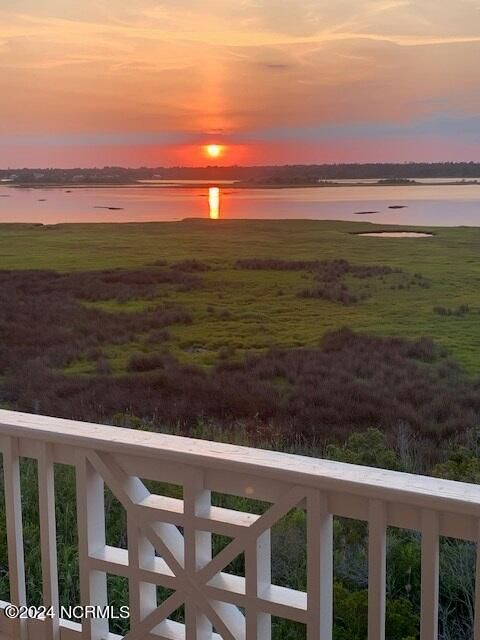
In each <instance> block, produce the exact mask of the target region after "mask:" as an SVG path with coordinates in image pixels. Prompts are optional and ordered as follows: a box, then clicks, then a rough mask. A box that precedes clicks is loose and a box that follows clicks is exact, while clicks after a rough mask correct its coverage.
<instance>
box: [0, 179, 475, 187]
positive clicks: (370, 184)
mask: <svg viewBox="0 0 480 640" xmlns="http://www.w3.org/2000/svg"><path fill="white" fill-rule="evenodd" d="M447 179H448V178H445V180H447ZM359 180H361V178H359ZM412 180H413V181H412V182H400V181H399V182H395V181H385V182H355V181H353V180H352V181H351V182H350V181H348V182H347V181H346V182H335V181H328V183H319V184H312V183H308V182H307V183H285V184H269V183H253V182H241V181H238V182H225V181H223V180H219V181H215V180H211V181H210V180H209V181H199V182H189V183H188V184H187V183H185V182H181V181H179V182H176V181H174V180H172V181H171V182H170V181H168V182H145V181H138V180H137V181H135V182H98V183H97V182H95V183H92V182H82V183H77V182H75V183H71V182H56V183H52V182H40V183H39V182H32V183H16V182H0V187H2V186H3V187H7V188H10V189H101V188H112V187H118V188H125V187H141V188H145V189H202V188H203V189H208V188H210V187H220V188H222V187H223V188H224V189H307V188H308V189H329V188H330V189H331V188H339V187H340V188H350V187H418V186H422V187H429V186H430V187H438V186H439V185H441V186H445V187H448V186H451V187H456V186H480V178H478V179H475V178H467V179H463V180H454V179H452V181H451V182H438V181H437V182H416V181H415V179H412Z"/></svg>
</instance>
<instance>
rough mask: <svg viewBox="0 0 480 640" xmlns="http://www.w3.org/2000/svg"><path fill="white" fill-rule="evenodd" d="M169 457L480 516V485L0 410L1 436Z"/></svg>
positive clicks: (160, 457)
mask: <svg viewBox="0 0 480 640" xmlns="http://www.w3.org/2000/svg"><path fill="white" fill-rule="evenodd" d="M1 435H8V436H11V437H17V438H21V439H23V438H25V439H31V440H39V441H41V442H46V443H51V444H59V445H60V444H63V445H69V446H74V447H83V448H86V449H93V450H95V451H109V452H112V453H123V454H134V455H141V456H143V457H153V458H157V459H162V458H168V460H169V461H170V462H173V463H175V462H179V463H182V464H189V465H191V466H201V467H203V468H205V467H209V468H211V469H215V470H218V471H221V470H227V469H228V470H229V471H239V472H241V473H250V474H252V475H255V476H264V477H265V478H271V479H273V480H275V479H278V480H282V481H288V482H295V483H296V484H299V485H308V486H311V487H316V488H320V489H324V490H334V491H341V492H346V493H351V494H354V495H361V496H363V497H365V498H372V499H375V498H378V499H381V500H388V501H390V502H395V501H397V500H398V501H401V502H403V503H405V504H411V505H415V506H418V507H427V508H431V509H438V510H441V511H451V512H461V513H464V514H469V515H472V516H477V517H480V485H475V484H471V483H466V482H458V481H454V480H443V479H440V478H434V477H430V476H421V475H416V474H411V473H405V472H400V471H391V470H387V469H379V468H376V467H365V466H361V465H355V464H350V463H343V462H335V461H332V460H325V459H319V458H310V457H307V456H300V455H297V454H290V453H283V452H278V451H269V450H265V449H255V448H251V447H245V446H239V445H232V444H225V443H219V442H213V441H210V440H199V439H195V438H188V437H184V436H176V435H170V434H163V433H156V432H150V431H141V430H134V429H126V428H122V427H116V426H111V425H99V424H94V423H88V422H79V421H76V420H67V419H64V418H53V417H49V416H42V415H37V414H29V413H23V412H17V411H9V410H5V409H0V436H1Z"/></svg>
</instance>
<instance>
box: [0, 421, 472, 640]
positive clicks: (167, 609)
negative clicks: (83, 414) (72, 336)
mask: <svg viewBox="0 0 480 640" xmlns="http://www.w3.org/2000/svg"><path fill="white" fill-rule="evenodd" d="M0 449H1V451H2V454H3V466H4V480H5V482H4V486H5V506H6V516H7V537H8V560H9V577H10V594H11V601H12V603H14V604H16V605H22V604H28V602H27V600H26V589H25V569H24V549H23V538H22V529H23V527H22V509H21V487H20V472H19V467H20V465H19V463H20V459H21V458H22V457H27V458H33V459H35V460H37V462H38V482H39V506H40V535H41V556H42V576H43V602H44V605H45V606H47V607H48V606H50V605H51V606H53V608H54V610H56V611H57V610H59V607H58V570H57V544H56V525H55V487H54V473H53V470H54V464H57V463H61V464H66V465H71V466H73V467H75V470H76V492H77V526H78V537H79V563H80V583H81V584H80V589H81V600H82V602H81V604H83V605H97V606H105V605H107V604H108V602H107V586H106V576H107V574H114V575H120V576H124V577H126V578H127V579H128V582H129V597H130V603H129V605H130V614H131V620H130V631H129V633H127V635H126V636H125V639H126V640H143V639H147V640H153V639H156V640H158V639H164V640H177V639H180V638H182V639H186V640H194V639H196V640H206V639H207V638H217V639H218V638H223V639H224V640H269V638H270V637H271V631H270V627H271V617H272V616H277V617H281V618H286V619H288V620H293V621H296V622H300V623H303V624H304V625H305V626H306V630H307V638H308V640H314V639H315V640H331V638H332V624H333V621H332V617H333V616H332V597H333V596H332V594H333V517H334V516H342V517H348V518H354V519H358V520H362V521H366V522H368V531H369V543H368V544H369V548H368V558H369V559H368V589H369V596H368V639H369V640H384V638H385V608H386V585H385V582H386V532H387V527H388V526H394V527H400V528H403V529H409V530H415V531H418V532H420V533H421V537H422V551H421V565H422V566H421V631H420V637H421V640H435V639H436V638H437V637H438V585H439V537H440V536H450V537H453V538H458V539H462V540H467V541H471V542H475V543H476V542H477V541H478V539H479V522H480V486H477V485H471V484H466V483H459V482H452V481H447V480H439V479H436V478H430V477H424V476H417V475H411V474H406V473H398V472H393V471H385V470H381V469H373V468H367V467H360V466H356V465H349V464H343V463H337V462H331V461H327V460H318V459H314V458H306V457H302V456H295V455H288V454H283V453H276V452H269V451H263V450H258V449H250V448H246V447H238V446H232V445H226V444H220V443H215V442H207V441H203V440H195V439H191V438H182V437H177V436H170V435H163V434H156V433H150V432H143V431H133V430H130V429H122V428H117V427H111V426H104V425H96V424H89V423H81V422H74V421H69V420H62V419H57V418H49V417H44V416H36V415H30V414H23V413H16V412H12V411H4V410H0ZM147 480H154V481H159V482H162V483H169V484H173V485H180V486H181V487H182V488H183V498H182V499H178V498H172V497H167V496H164V495H158V494H152V493H151V492H150V491H149V490H148V489H147V487H146V485H145V481H147ZM105 485H106V486H108V487H109V489H110V490H111V491H112V492H113V494H114V495H115V497H116V498H117V499H118V501H119V502H120V503H121V504H122V505H123V507H124V508H125V510H126V512H127V519H128V525H127V526H128V550H127V549H120V548H115V547H111V546H108V545H107V544H106V537H105V506H104V487H105ZM212 492H218V493H221V494H228V495H232V496H240V497H243V498H245V499H246V500H260V501H264V502H266V503H268V504H269V507H268V508H267V509H266V511H265V512H264V513H263V514H261V515H255V514H254V513H248V512H244V511H236V510H232V509H227V508H220V507H215V506H212V503H211V493H212ZM294 508H299V509H303V510H304V511H305V513H306V522H307V525H306V527H307V541H306V546H307V558H308V562H307V571H308V576H307V590H306V592H301V591H296V590H294V589H290V588H287V587H280V586H277V585H273V584H272V582H271V571H270V559H271V546H270V530H271V528H272V526H274V524H275V523H276V522H278V521H279V520H281V518H283V517H284V516H285V515H286V514H287V513H289V512H290V511H291V510H292V509H294ZM212 534H220V535H224V536H228V537H230V538H231V542H230V543H229V544H227V546H226V547H225V548H224V549H223V550H222V551H220V552H219V553H218V554H217V555H216V556H214V557H212V543H211V537H212ZM241 553H244V555H245V575H244V576H239V575H232V574H231V573H227V572H225V571H224V569H225V568H226V567H227V565H229V563H230V562H231V561H232V560H233V559H234V558H235V557H236V556H237V555H239V554H241ZM478 576H479V569H478V567H477V577H478ZM157 585H161V586H164V587H167V588H168V589H171V590H172V591H173V593H172V595H171V596H170V597H169V598H167V600H165V601H164V602H163V603H162V604H160V605H159V606H157V597H156V586H157ZM476 599H477V601H476V611H479V610H480V609H479V607H480V596H479V595H477V596H476ZM72 604H80V603H72ZM183 604H185V625H183V624H179V623H176V622H173V621H171V620H169V616H170V615H171V614H172V612H173V611H175V610H176V609H178V607H179V606H181V605H183ZM5 606H7V603H0V609H2V608H3V609H4V608H5ZM213 629H215V633H214V632H213ZM2 634H3V635H2ZM3 638H5V640H10V639H11V638H18V639H21V640H24V639H26V638H35V640H37V638H39V639H40V640H41V639H42V638H43V639H44V640H75V639H77V638H79V639H80V638H83V639H84V640H105V639H106V638H108V639H112V640H113V638H118V636H113V635H112V634H110V633H109V631H108V621H106V620H104V619H87V620H84V621H83V623H82V624H81V625H80V624H72V623H67V622H66V621H62V620H59V619H58V618H53V619H47V620H43V621H42V620H40V621H38V620H37V621H11V620H7V618H6V617H5V616H4V615H0V640H3ZM475 640H480V620H479V617H478V616H477V618H476V622H475Z"/></svg>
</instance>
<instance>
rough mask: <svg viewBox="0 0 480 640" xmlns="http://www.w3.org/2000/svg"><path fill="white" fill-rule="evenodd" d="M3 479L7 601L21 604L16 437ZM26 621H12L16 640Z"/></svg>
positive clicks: (10, 443) (7, 454) (7, 450)
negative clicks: (7, 581) (8, 598)
mask: <svg viewBox="0 0 480 640" xmlns="http://www.w3.org/2000/svg"><path fill="white" fill-rule="evenodd" d="M3 473H4V479H5V512H6V519H7V544H8V575H9V579H10V601H11V603H12V604H15V605H17V606H22V605H25V604H26V589H25V557H24V548H23V524H22V492H21V486H20V457H19V455H18V440H17V439H16V438H8V439H7V441H6V446H5V449H4V453H3ZM26 623H27V621H26V620H24V619H20V618H17V619H16V620H15V621H14V622H13V630H14V631H13V634H14V635H13V637H14V638H15V640H17V639H18V640H25V639H26V638H27V625H26Z"/></svg>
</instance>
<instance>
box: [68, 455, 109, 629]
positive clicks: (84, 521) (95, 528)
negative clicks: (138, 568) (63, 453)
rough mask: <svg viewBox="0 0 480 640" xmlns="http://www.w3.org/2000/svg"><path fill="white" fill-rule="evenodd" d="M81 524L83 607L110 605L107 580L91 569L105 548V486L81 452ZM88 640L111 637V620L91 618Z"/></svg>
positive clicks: (85, 623)
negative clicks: (96, 554)
mask: <svg viewBox="0 0 480 640" xmlns="http://www.w3.org/2000/svg"><path fill="white" fill-rule="evenodd" d="M76 469H77V523H78V546H79V563H80V595H81V600H82V605H84V606H86V605H97V606H99V607H105V606H106V605H107V576H106V573H105V572H103V571H98V570H95V569H92V568H91V562H90V555H91V554H93V553H95V552H98V551H100V550H102V549H104V547H105V498H104V482H103V479H102V477H101V476H100V474H99V473H98V472H97V471H95V469H94V468H93V466H92V465H91V463H90V462H89V460H88V459H87V456H86V454H85V452H84V451H82V450H79V451H77V463H76ZM82 634H83V638H84V640H104V639H105V638H107V637H108V620H106V619H103V618H90V617H87V618H86V619H85V620H83V622H82Z"/></svg>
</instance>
